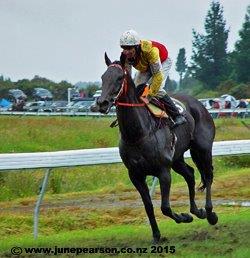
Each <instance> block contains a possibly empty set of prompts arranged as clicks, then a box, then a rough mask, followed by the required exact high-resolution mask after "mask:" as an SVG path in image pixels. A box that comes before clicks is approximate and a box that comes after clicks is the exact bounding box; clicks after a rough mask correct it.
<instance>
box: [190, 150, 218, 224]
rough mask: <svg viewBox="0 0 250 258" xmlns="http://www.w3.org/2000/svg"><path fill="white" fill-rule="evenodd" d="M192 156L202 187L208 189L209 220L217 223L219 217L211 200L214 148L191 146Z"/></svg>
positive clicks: (206, 206) (207, 209)
mask: <svg viewBox="0 0 250 258" xmlns="http://www.w3.org/2000/svg"><path fill="white" fill-rule="evenodd" d="M190 153H191V157H192V159H193V161H194V162H195V164H196V166H197V168H198V170H199V172H200V174H201V178H202V182H203V186H202V189H206V204H205V209H206V212H207V220H208V222H209V224H211V225H215V224H216V223H217V221H218V217H217V215H216V213H215V212H213V205H212V200H211V186H212V183H213V165H212V150H211V149H205V148H197V146H196V147H195V148H191V149H190Z"/></svg>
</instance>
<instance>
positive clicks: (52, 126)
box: [0, 116, 250, 258]
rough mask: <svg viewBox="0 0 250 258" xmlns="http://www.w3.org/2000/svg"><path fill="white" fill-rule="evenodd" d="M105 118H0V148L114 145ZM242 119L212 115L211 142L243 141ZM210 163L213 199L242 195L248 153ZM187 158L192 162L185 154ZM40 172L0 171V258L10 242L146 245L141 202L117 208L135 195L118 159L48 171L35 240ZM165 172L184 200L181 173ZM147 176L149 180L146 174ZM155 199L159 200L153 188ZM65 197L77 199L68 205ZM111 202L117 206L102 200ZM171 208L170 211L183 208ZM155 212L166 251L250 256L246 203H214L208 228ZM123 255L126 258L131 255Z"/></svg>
mask: <svg viewBox="0 0 250 258" xmlns="http://www.w3.org/2000/svg"><path fill="white" fill-rule="evenodd" d="M112 120H113V119H112V118H101V119H96V118H82V117H67V118H66V117H57V118H54V117H4V116H0V142H1V146H0V153H11V152H36V151H56V150H67V149H84V148H100V147H113V146H117V144H118V139H119V132H118V129H117V128H114V129H111V128H109V124H110V123H111V121H112ZM242 121H244V122H245V124H248V125H249V124H250V119H244V120H240V119H217V120H215V125H216V129H217V133H216V140H217V141H219V140H237V139H249V138H250V130H249V128H247V126H245V125H244V124H243V123H242ZM213 161H214V184H213V192H212V194H213V200H221V199H228V200H249V199H250V189H249V181H250V173H249V172H250V169H249V167H250V157H249V155H247V156H232V157H217V158H214V160H213ZM187 162H188V163H189V164H190V165H191V166H193V167H194V164H193V163H192V161H191V160H190V159H189V160H187ZM43 175H44V171H43V170H36V171H33V170H24V171H19V172H13V171H12V172H5V173H0V187H1V194H0V207H1V209H0V257H10V252H9V250H10V248H11V247H12V246H20V247H25V246H26V247H27V246H33V247H35V246H39V247H42V246H44V247H53V246H55V245H57V246H62V247H66V246H69V247H73V246H75V247H77V246H79V247H83V246H85V247H99V246H106V247H113V246H116V247H147V248H148V250H150V240H151V231H150V227H149V226H148V225H147V224H145V211H144V208H143V205H142V204H141V206H139V207H136V208H131V207H129V206H122V205H123V203H124V202H126V203H128V204H130V203H133V201H135V200H139V201H140V198H139V196H138V193H137V192H136V191H135V190H134V187H133V186H132V184H131V182H130V180H129V178H128V175H127V170H126V168H125V167H124V165H123V164H115V165H104V166H101V165H100V166H86V167H76V168H58V169H53V172H52V174H51V177H50V180H49V185H48V189H47V191H46V195H45V200H44V202H43V203H44V205H45V206H44V208H42V209H41V215H40V220H39V227H40V236H39V239H38V240H37V241H34V240H33V236H32V229H33V215H32V213H33V208H34V204H35V202H36V199H37V193H38V189H39V186H40V184H41V181H42V178H43ZM172 178H173V179H172V188H171V201H177V202H178V201H187V200H188V193H187V187H186V183H185V182H184V180H183V178H182V177H181V176H179V175H177V174H176V173H172ZM93 179H94V180H93ZM148 182H149V183H151V178H148ZM196 182H197V185H198V183H199V182H200V178H199V173H198V172H197V171H196ZM196 197H197V200H199V201H204V198H205V196H204V193H199V192H197V194H196ZM155 199H156V200H158V201H159V200H160V190H159V186H158V187H157V189H156V195H155ZM68 201H70V202H76V203H77V204H76V205H72V206H71V205H68ZM79 201H80V204H79ZM64 202H65V205H64ZM113 202H117V203H120V205H119V206H117V207H113V206H112V205H111V206H109V204H112V203H113ZM98 203H100V204H101V203H107V207H98ZM58 204H60V205H59V206H58V207H57V205H58ZM84 204H85V206H81V205H84ZM86 204H87V206H86ZM48 206H52V207H53V208H49V207H48ZM173 208H174V209H175V211H177V212H185V211H187V210H188V207H187V206H178V205H177V206H174V207H173ZM155 210H156V217H157V220H158V221H159V222H160V223H159V226H160V229H161V232H162V235H163V237H167V238H168V240H166V239H165V240H164V239H163V242H162V243H160V245H162V246H166V245H175V246H176V253H175V254H174V255H173V256H176V257H195V258H196V257H239V258H241V257H249V256H250V252H249V249H248V246H249V244H250V243H249V241H250V240H249V239H250V234H249V226H250V225H249V224H250V223H249V215H250V214H249V208H242V207H224V206H220V205H219V206H216V207H215V210H216V212H218V215H219V223H218V225H216V226H213V227H212V226H209V225H208V224H207V222H206V221H205V220H203V221H201V220H198V219H195V220H194V222H192V223H191V224H181V225H177V224H175V223H174V222H173V221H172V220H170V219H166V217H164V216H163V215H162V214H161V211H160V207H156V209H155ZM84 256H86V255H84ZM90 256H92V257H98V256H97V255H90ZM102 256H103V255H100V257H102ZM124 256H126V257H132V255H130V254H126V255H124ZM143 256H145V257H149V256H151V257H158V256H163V254H159V255H158V254H153V255H149V254H147V255H145V254H143ZM169 256H171V255H170V254H169ZM29 257H34V256H33V255H32V256H31V255H30V256H29ZM39 257H42V256H39ZM64 257H72V256H70V255H65V256H64ZM87 257H88V256H87ZM133 257H135V255H133Z"/></svg>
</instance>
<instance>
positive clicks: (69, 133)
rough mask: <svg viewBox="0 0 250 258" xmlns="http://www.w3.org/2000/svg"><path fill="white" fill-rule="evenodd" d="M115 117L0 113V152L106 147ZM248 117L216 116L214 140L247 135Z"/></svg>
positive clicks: (112, 141)
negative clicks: (2, 114) (35, 115)
mask: <svg viewBox="0 0 250 258" xmlns="http://www.w3.org/2000/svg"><path fill="white" fill-rule="evenodd" d="M113 120H114V118H108V117H107V118H87V117H25V116H20V117H11V116H10V117H6V116H0V142H1V145H0V153H12V152H36V151H57V150H69V149H85V148H105V147H114V146H117V145H118V140H119V132H118V128H117V127H116V128H112V129H111V128H110V127H109V125H110V123H111V122H112V121H113ZM242 121H244V122H245V123H246V124H248V125H249V124H250V119H243V120H241V119H234V118H232V119H217V120H215V124H216V129H217V130H216V131H217V132H216V140H217V141H219V140H237V139H249V138H250V130H249V128H247V127H246V126H245V125H244V124H243V123H242Z"/></svg>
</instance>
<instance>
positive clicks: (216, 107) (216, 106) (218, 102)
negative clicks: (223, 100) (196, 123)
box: [212, 99, 220, 109]
mask: <svg viewBox="0 0 250 258" xmlns="http://www.w3.org/2000/svg"><path fill="white" fill-rule="evenodd" d="M212 108H214V109H220V101H219V100H218V99H214V100H213V102H212Z"/></svg>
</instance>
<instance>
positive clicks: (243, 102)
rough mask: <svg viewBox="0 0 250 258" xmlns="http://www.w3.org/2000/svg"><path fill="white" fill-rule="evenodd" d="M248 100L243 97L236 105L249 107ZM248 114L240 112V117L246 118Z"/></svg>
mask: <svg viewBox="0 0 250 258" xmlns="http://www.w3.org/2000/svg"><path fill="white" fill-rule="evenodd" d="M247 105H248V102H247V101H246V100H245V99H241V100H240V102H239V104H238V105H237V106H236V108H247ZM245 115H246V112H239V113H238V117H240V118H244V117H245Z"/></svg>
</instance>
